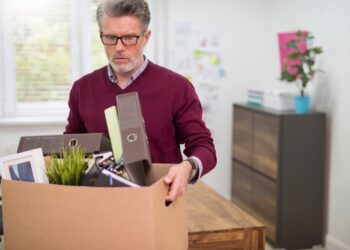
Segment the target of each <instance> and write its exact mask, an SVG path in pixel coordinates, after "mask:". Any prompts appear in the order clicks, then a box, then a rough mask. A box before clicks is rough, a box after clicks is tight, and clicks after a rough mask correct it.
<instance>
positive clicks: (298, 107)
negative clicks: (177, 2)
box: [294, 96, 310, 114]
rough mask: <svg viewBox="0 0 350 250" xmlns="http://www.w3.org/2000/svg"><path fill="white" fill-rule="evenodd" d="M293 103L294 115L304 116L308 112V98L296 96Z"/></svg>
mask: <svg viewBox="0 0 350 250" xmlns="http://www.w3.org/2000/svg"><path fill="white" fill-rule="evenodd" d="M294 101H295V113H297V114H305V113H307V112H309V107H310V96H296V97H295V99H294Z"/></svg>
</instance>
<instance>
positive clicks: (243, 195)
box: [232, 161, 252, 207]
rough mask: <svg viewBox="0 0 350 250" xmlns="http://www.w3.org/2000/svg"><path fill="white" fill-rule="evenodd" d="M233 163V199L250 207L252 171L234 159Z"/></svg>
mask: <svg viewBox="0 0 350 250" xmlns="http://www.w3.org/2000/svg"><path fill="white" fill-rule="evenodd" d="M232 165H233V168H232V199H234V200H236V201H237V202H239V203H242V205H245V206H248V207H250V206H251V193H252V171H251V170H250V169H249V168H247V167H245V166H243V165H242V164H240V163H238V162H236V161H233V163H232Z"/></svg>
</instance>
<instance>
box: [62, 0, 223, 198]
mask: <svg viewBox="0 0 350 250" xmlns="http://www.w3.org/2000/svg"><path fill="white" fill-rule="evenodd" d="M96 18H97V21H98V24H99V28H100V37H101V41H102V43H103V45H104V49H105V52H106V55H107V57H108V61H109V64H108V66H105V67H103V68H101V69H98V70H96V71H94V72H92V73H90V74H88V75H86V76H84V77H82V78H81V79H79V80H77V81H76V82H75V83H74V85H73V87H72V90H71V93H70V97H69V107H70V113H69V116H68V125H67V126H66V131H65V133H94V132H95V133H96V132H103V133H105V134H106V135H107V134H108V129H107V125H106V121H105V118H104V110H105V109H106V108H108V107H110V106H112V105H115V104H116V96H117V95H119V94H123V93H128V92H131V91H137V92H138V94H139V97H140V103H141V106H142V113H143V116H144V120H145V127H146V132H147V136H148V140H149V146H150V152H151V158H152V161H153V162H159V163H177V164H176V165H174V166H172V167H171V169H170V170H169V172H168V174H167V175H166V176H165V178H164V181H165V182H166V183H167V184H170V191H169V194H168V195H167V197H166V199H167V200H171V201H172V200H174V199H175V198H176V197H177V196H178V195H182V194H183V192H184V190H185V188H186V185H187V183H188V182H191V183H194V182H196V181H197V180H198V179H199V178H200V177H201V176H202V175H204V174H206V173H207V172H209V171H210V170H211V169H212V168H214V166H215V165H216V153H215V148H214V144H213V140H212V138H211V135H210V131H209V130H208V129H207V128H206V127H205V124H204V122H203V120H202V107H201V105H200V102H199V100H198V97H197V95H196V93H195V91H194V88H193V86H192V85H191V83H190V82H189V81H188V80H187V79H185V78H184V77H182V76H180V75H178V74H176V73H174V72H172V71H170V70H168V69H165V68H163V67H160V66H158V65H156V64H154V63H152V62H151V61H149V60H148V59H147V58H146V57H145V56H144V55H143V50H144V48H145V46H146V44H147V42H148V41H149V39H150V36H151V31H150V30H148V25H149V22H150V12H149V8H148V5H147V3H146V2H145V1H144V0H106V1H103V2H102V3H101V4H100V5H99V6H98V8H97V11H96ZM180 144H185V150H184V154H185V155H186V156H187V157H188V158H187V159H186V160H184V161H183V160H182V155H181V151H180V146H179V145H180Z"/></svg>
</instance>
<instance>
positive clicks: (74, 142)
mask: <svg viewBox="0 0 350 250" xmlns="http://www.w3.org/2000/svg"><path fill="white" fill-rule="evenodd" d="M77 145H78V140H77V139H71V140H70V141H69V142H68V146H69V147H71V148H75V147H76V146H77Z"/></svg>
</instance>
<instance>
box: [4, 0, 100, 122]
mask: <svg viewBox="0 0 350 250" xmlns="http://www.w3.org/2000/svg"><path fill="white" fill-rule="evenodd" d="M97 3H98V1H97V0H80V1H71V0H56V1H47V0H32V1H23V0H2V1H0V28H1V30H2V31H3V32H2V33H1V35H0V117H16V116H36V115H62V116H65V115H67V112H68V107H67V100H68V96H69V91H70V88H71V84H72V83H73V81H74V80H76V79H77V78H79V77H81V76H82V75H84V74H86V73H88V72H90V71H91V70H92V69H93V68H97V67H101V66H103V65H105V64H106V62H107V59H106V57H105V54H104V51H103V46H102V44H101V42H100V41H99V36H98V34H99V32H98V27H97V23H96V21H95V11H96V5H97Z"/></svg>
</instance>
